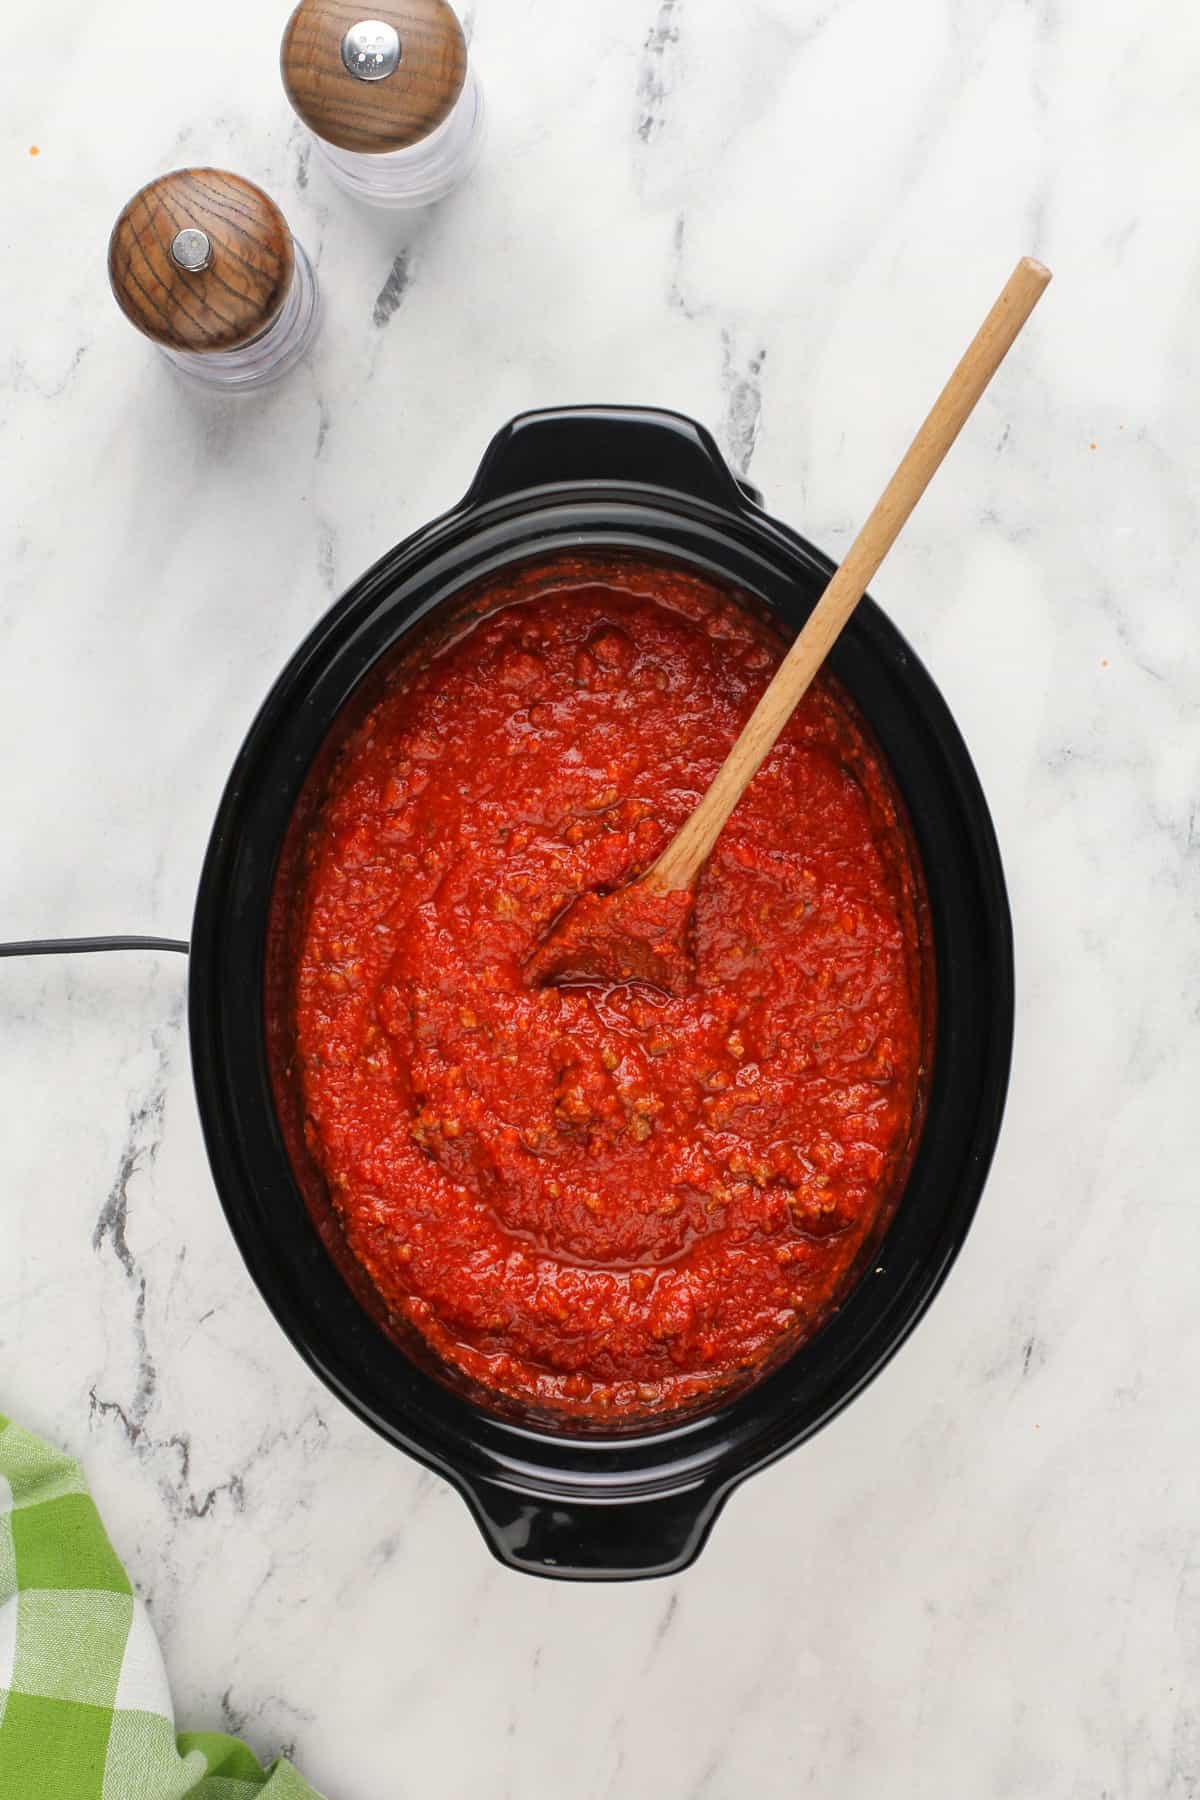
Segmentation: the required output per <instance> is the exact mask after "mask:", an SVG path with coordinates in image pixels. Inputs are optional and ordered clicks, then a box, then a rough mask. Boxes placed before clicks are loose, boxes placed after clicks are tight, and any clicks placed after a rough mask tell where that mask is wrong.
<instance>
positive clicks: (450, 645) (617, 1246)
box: [294, 558, 930, 1419]
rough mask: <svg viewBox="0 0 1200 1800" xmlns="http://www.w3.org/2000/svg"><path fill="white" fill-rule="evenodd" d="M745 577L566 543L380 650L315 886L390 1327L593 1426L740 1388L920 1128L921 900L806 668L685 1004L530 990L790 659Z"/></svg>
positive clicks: (772, 1350) (319, 1107)
mask: <svg viewBox="0 0 1200 1800" xmlns="http://www.w3.org/2000/svg"><path fill="white" fill-rule="evenodd" d="M783 648H784V646H783V645H782V644H781V643H780V641H779V639H778V637H777V636H776V634H775V633H774V631H773V630H772V629H771V627H770V626H769V625H768V624H767V623H766V622H765V620H760V619H759V618H758V617H757V616H756V614H755V613H753V612H752V611H751V610H750V606H749V603H745V604H743V603H742V602H739V601H738V600H737V599H736V598H735V597H734V596H733V595H732V594H731V593H730V592H728V591H726V590H723V589H721V588H718V587H715V586H713V585H711V584H709V583H707V582H705V581H703V580H701V579H699V578H698V577H697V576H695V575H693V574H690V573H685V572H683V571H681V570H678V569H676V568H674V567H671V566H667V565H663V566H657V565H655V566H647V565H641V564H634V563H629V562H623V561H619V560H612V561H600V560H597V559H595V558H580V559H574V560H570V561H563V560H560V561H557V562H553V563H543V564H541V565H539V566H538V567H537V568H535V569H531V570H527V571H525V572H524V573H522V574H519V575H517V576H516V577H512V578H510V579H508V580H507V581H506V582H503V583H501V584H498V585H495V586H493V587H492V588H491V590H490V591H489V592H488V593H487V594H486V595H484V596H482V597H477V599H476V602H475V604H474V605H473V607H472V608H471V609H470V610H469V612H467V613H466V614H460V616H459V620H458V625H457V635H449V634H447V635H446V636H445V637H444V638H443V639H442V640H440V641H438V642H434V641H433V640H431V639H427V640H426V641H425V642H424V644H423V645H421V646H420V647H419V648H418V649H417V650H416V651H410V653H409V654H408V657H407V659H406V660H405V661H404V662H402V663H399V664H397V665H396V666H395V667H393V668H392V669H391V670H390V672H389V673H388V675H387V676H386V678H385V680H384V682H383V684H382V686H381V688H380V689H379V691H378V694H377V696H376V699H375V701H374V704H373V705H372V707H371V710H370V712H369V714H368V716H367V717H366V718H365V719H364V720H363V721H362V722H361V723H360V724H359V725H358V726H357V728H355V729H354V731H353V732H352V734H351V735H350V736H349V737H348V739H347V741H346V742H345V744H344V745H343V746H342V747H341V750H340V753H339V755H338V757H337V760H336V762H335V764H334V765H333V768H332V772H331V774H330V776H329V777H328V780H327V784H326V789H325V793H324V797H323V799H322V802H321V804H320V807H319V809H318V812H317V814H316V818H315V823H314V825H313V827H312V829H311V830H310V832H309V835H308V839H307V842H306V845H305V848H304V852H303V857H302V866H301V872H300V895H299V900H300V906H299V913H298V915H297V916H298V918H299V921H300V925H299V934H298V953H297V959H296V969H295V992H294V1009H295V1031H296V1050H297V1057H296V1066H297V1069H298V1071H299V1080H300V1083H301V1092H302V1100H303V1107H304V1114H305V1132H306V1136H307V1141H308V1145H309V1149H310V1151H311V1153H312V1155H313V1157H314V1158H315V1160H316V1162H317V1164H318V1165H319V1167H320V1169H321V1171H322V1172H323V1174H324V1177H325V1179H326V1181H327V1182H328V1185H329V1189H330V1193H331V1195H332V1197H333V1201H334V1204H335V1206H336V1208H337V1211H338V1214H339V1215H340V1219H341V1222H342V1226H343V1228H344V1231H345V1235H346V1238H347V1240H348V1243H349V1245H350V1248H351V1249H352V1251H353V1253H354V1255H355V1256H356V1257H357V1258H358V1260H359V1262H360V1263H361V1264H362V1265H363V1267H364V1268H365V1270H366V1271H367V1273H368V1275H369V1277H370V1278H371V1280H372V1282H373V1283H374V1285H375V1287H376V1288H377V1289H378V1291H379V1293H380V1294H381V1295H382V1297H383V1299H384V1301H385V1303H386V1305H387V1307H388V1308H389V1309H390V1311H391V1313H392V1314H393V1316H394V1317H396V1318H397V1319H399V1320H402V1321H406V1322H407V1323H408V1324H409V1325H411V1326H413V1327H415V1328H416V1330H417V1331H418V1332H420V1333H421V1335H422V1336H423V1337H424V1339H425V1340H426V1341H427V1342H428V1344H429V1345H430V1346H431V1347H432V1348H433V1350H434V1351H435V1352H436V1353H437V1355H438V1356H440V1357H441V1358H442V1359H443V1360H444V1361H445V1362H446V1363H448V1364H450V1365H452V1367H453V1368H455V1369H457V1370H458V1371H459V1372H461V1373H462V1374H465V1375H466V1376H468V1377H470V1378H472V1379H473V1380H474V1381H475V1382H478V1383H481V1384H482V1385H483V1386H484V1387H485V1388H486V1389H488V1390H490V1391H491V1392H492V1393H494V1394H497V1395H502V1396H506V1397H509V1398H511V1399H515V1400H517V1401H520V1402H524V1403H526V1404H529V1405H532V1406H534V1407H536V1408H539V1409H543V1410H544V1409H550V1410H555V1411H559V1412H562V1411H567V1412H570V1413H573V1414H575V1415H578V1416H584V1417H591V1418H614V1419H620V1418H622V1417H629V1416H635V1415H639V1414H642V1415H645V1414H654V1413H657V1412H660V1411H665V1410H667V1409H670V1408H673V1407H676V1406H679V1405H681V1404H685V1403H694V1402H698V1401H701V1400H703V1399H705V1398H707V1397H709V1396H712V1395H714V1394H716V1393H718V1392H720V1391H722V1390H724V1389H727V1388H729V1387H730V1386H732V1385H734V1384H736V1383H738V1382H739V1381H742V1380H745V1379H746V1378H747V1374H748V1372H750V1371H754V1370H756V1369H758V1368H759V1367H760V1366H762V1365H763V1364H764V1363H766V1362H768V1361H770V1360H772V1359H773V1358H775V1357H776V1356H777V1355H779V1354H781V1353H782V1352H783V1351H785V1350H787V1349H790V1348H791V1347H793V1346H795V1345H796V1344H798V1343H799V1342H801V1341H802V1340H803V1339H804V1338H805V1337H806V1336H808V1335H809V1334H811V1332H812V1331H813V1330H815V1329H816V1327H817V1326H818V1325H819V1324H820V1323H821V1322H822V1321H823V1320H824V1319H825V1318H826V1317H827V1316H828V1314H829V1313H830V1311H831V1309H832V1308H833V1307H835V1306H836V1305H837V1303H838V1302H839V1300H840V1299H841V1298H842V1297H843V1296H844V1294H845V1292H846V1289H847V1287H848V1286H849V1285H850V1284H851V1283H852V1282H853V1280H854V1278H855V1277H856V1275H857V1274H858V1273H859V1272H860V1271H861V1268H862V1266H863V1263H864V1259H865V1258H866V1257H867V1256H869V1255H870V1253H871V1251H872V1250H873V1248H874V1245H875V1243H876V1242H877V1240H878V1235H879V1232H880V1230H881V1229H882V1226H883V1224H884V1223H886V1219H887V1217H888V1215H889V1212H890V1208H891V1205H892V1204H893V1202H894V1199H895V1197H896V1194H897V1191H898V1189H899V1187H900V1186H901V1185H902V1183H903V1180H904V1177H905V1174H906V1172H907V1168H908V1164H909V1161H910V1159H911V1154H912V1151H913V1147H914V1144H915V1140H916V1135H917V1132H918V1130H919V1125H920V1118H921V1111H922V1092H923V1079H924V1076H923V1070H924V1061H925V1057H926V1045H927V1041H928V1031H929V1025H930V1020H929V1017H928V1015H929V1011H930V1003H929V1001H928V998H927V992H926V977H925V964H926V960H927V958H926V950H927V944H926V930H925V923H924V906H925V903H924V894H923V886H922V880H921V875H920V871H919V868H918V866H917V864H916V860H915V853H914V850H913V847H912V844H911V841H910V839H909V835H908V832H907V829H906V826H905V823H904V820H903V816H902V813H901V809H900V806H899V802H898V799H897V796H896V793H895V790H894V788H893V785H892V783H891V780H890V777H889V775H888V772H887V770H886V767H885V766H884V764H883V762H882V759H881V757H880V754H879V751H878V750H877V749H876V747H875V746H874V745H873V744H872V742H871V740H870V739H869V737H868V735H867V733H866V731H865V728H864V726H863V724H862V722H861V720H860V719H859V717H858V715H857V713H856V712H855V710H854V709H853V707H852V706H851V705H850V703H849V701H848V700H847V698H846V696H845V695H844V694H843V692H842V691H841V689H840V688H839V687H838V686H837V685H836V684H835V683H834V681H833V680H832V679H830V678H828V677H822V678H819V679H818V681H817V682H816V684H815V685H814V687H813V688H812V690H811V691H810V692H809V694H808V695H807V697H806V698H805V700H804V701H803V702H802V704H801V706H800V707H799V709H798V711H797V712H796V714H795V716H794V717H793V719H792V720H791V722H790V724H789V726H788V728H787V730H786V731H785V732H784V734H783V737H782V738H781V740H780V742H779V744H778V745H777V746H776V748H775V750H774V751H773V752H772V754H771V756H770V757H769V759H768V760H767V762H766V763H765V765H764V766H763V768H762V770H761V772H760V773H759V774H758V775H757V776H756V778H755V780H754V781H753V783H752V784H751V786H750V788H749V790H748V792H747V793H746V795H745V796H744V798H743V799H742V801H741V802H740V804H739V805H738V807H737V809H736V811H735V812H734V814H733V816H732V817H731V819H730V821H729V823H728V824H727V826H726V827H725V830H724V832H723V833H722V835H721V837H720V839H719V841H718V843H717V846H716V848H715V850H714V852H713V855H712V857H711V860H710V862H709V864H708V865H707V867H706V869H705V870H704V872H703V874H702V876H701V879H700V883H699V888H698V893H697V900H696V908H695V914H694V921H693V928H692V929H693V944H692V948H693V952H694V959H695V975H694V980H693V982H692V985H691V988H690V991H689V992H688V993H686V994H685V995H683V996H681V997H677V998H675V997H669V996H668V995H666V994H664V993H662V992H659V991H657V990H655V989H654V988H652V987H649V986H646V985H644V984H639V983H637V982H633V983H630V984H628V985H625V986H620V987H616V988H610V989H607V990H602V989H600V988H595V987H578V988H570V987H567V988H555V987H541V988H539V987H535V986H531V985H530V984H529V982H528V981H527V978H526V973H525V968H524V965H525V963H526V960H527V958H528V957H529V955H530V953H531V951H532V950H533V948H534V947H535V946H536V945H537V944H538V943H539V942H540V940H541V939H542V937H543V936H544V934H545V933H546V931H547V930H548V928H549V927H550V926H551V925H552V924H553V923H554V921H555V920H556V919H557V918H558V917H559V916H560V915H561V913H562V912H563V910H564V908H565V907H566V906H567V905H568V904H569V903H570V902H571V900H572V899H574V898H575V897H576V896H577V895H579V894H581V893H586V892H595V891H600V892H604V891H608V890H611V889H613V888H615V887H617V886H619V885H620V884H622V883H624V882H626V881H628V880H630V879H631V878H633V877H634V876H636V875H638V874H640V873H641V872H642V871H643V870H645V869H646V868H647V867H648V866H649V864H650V863H651V862H652V861H653V860H654V858H655V857H656V856H657V855H658V853H659V851H661V850H662V849H663V847H664V846H665V844H666V843H667V841H668V839H669V838H670V836H671V835H672V834H673V833H674V832H675V831H676V830H677V829H678V827H679V826H680V825H681V824H682V822H683V820H684V819H685V818H686V817H687V815H688V813H689V812H690V811H691V809H692V808H693V807H694V805H695V804H696V802H697V800H698V799H699V798H700V796H701V794H702V793H703V792H704V790H705V788H706V787H707V786H708V784H709V782H710V781H711V779H712V777H713V775H714V774H715V773H716V770H717V768H718V766H719V765H720V763H721V761H722V759H723V757H724V756H725V755H726V753H727V752H728V750H729V748H730V746H731V745H732V743H733V741H734V739H735V737H736V736H737V733H738V731H739V729H740V727H741V725H742V724H743V723H744V722H745V720H746V718H747V716H748V715H749V713H750V711H751V709H752V708H753V706H754V704H755V702H756V701H757V699H758V697H759V695H760V694H761V693H762V690H763V688H764V687H765V686H766V683H767V682H768V680H769V679H770V677H771V674H772V673H773V671H774V669H775V668H776V666H777V665H778V662H779V660H780V658H781V656H782V653H783Z"/></svg>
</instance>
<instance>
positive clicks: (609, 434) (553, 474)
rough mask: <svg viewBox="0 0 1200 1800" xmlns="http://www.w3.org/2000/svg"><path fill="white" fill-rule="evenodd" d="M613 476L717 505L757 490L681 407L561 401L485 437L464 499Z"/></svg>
mask: <svg viewBox="0 0 1200 1800" xmlns="http://www.w3.org/2000/svg"><path fill="white" fill-rule="evenodd" d="M610 481H611V482H615V483H619V484H621V485H622V486H638V487H656V488H669V489H671V490H673V491H675V492H678V493H684V494H689V495H691V496H692V497H693V498H694V499H697V500H707V501H709V502H710V503H711V504H713V505H716V506H721V507H726V508H727V507H730V506H735V507H737V508H739V509H741V508H744V506H745V503H746V501H747V499H749V500H750V501H752V502H753V503H754V504H756V505H757V504H760V503H761V498H762V496H761V495H760V494H759V493H758V491H757V489H755V488H752V487H751V486H750V485H749V483H748V482H743V481H740V480H739V479H738V477H737V476H735V475H734V473H733V471H732V470H731V469H730V467H729V465H728V463H727V462H726V461H725V458H724V457H723V456H722V455H721V452H720V451H719V450H718V448H717V446H716V443H715V441H714V439H713V437H712V434H711V433H710V432H708V431H706V430H705V428H704V426H703V425H698V424H697V423H696V421H695V420H694V419H688V418H685V417H684V415H683V414H682V413H673V412H665V411H662V410H660V409H658V408H656V407H643V406H562V407H553V408H549V409H547V410H546V411H544V412H528V413H521V414H519V415H518V417H517V418H515V419H513V420H512V421H511V422H510V423H509V424H507V425H505V426H504V428H503V430H501V431H498V432H497V433H496V436H495V437H494V438H493V439H492V441H491V443H490V444H489V445H488V448H487V451H486V453H485V455H484V458H483V461H482V463H481V464H480V465H479V473H478V475H476V477H475V480H474V482H473V483H472V486H471V491H470V493H469V494H468V495H467V503H468V504H469V505H477V506H478V505H485V504H486V503H487V502H489V501H496V500H503V499H507V498H508V497H509V496H510V495H513V494H519V493H525V492H527V491H528V490H529V489H530V488H542V487H570V486H575V485H580V484H587V485H589V486H594V485H596V484H597V483H604V482H610Z"/></svg>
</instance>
